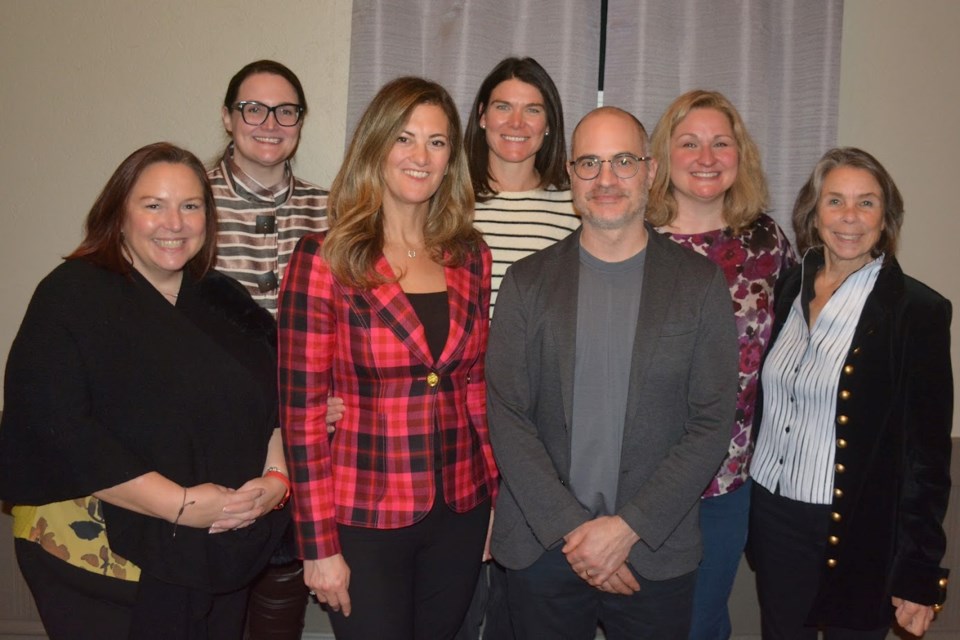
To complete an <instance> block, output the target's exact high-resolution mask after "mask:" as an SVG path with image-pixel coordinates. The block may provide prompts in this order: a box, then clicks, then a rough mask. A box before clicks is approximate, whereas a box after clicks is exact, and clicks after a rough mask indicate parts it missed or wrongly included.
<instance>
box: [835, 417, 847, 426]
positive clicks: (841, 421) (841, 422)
mask: <svg viewBox="0 0 960 640" xmlns="http://www.w3.org/2000/svg"><path fill="white" fill-rule="evenodd" d="M848 422H850V418H848V417H847V416H837V424H838V425H840V426H841V427H842V426H843V425H845V424H847V423H848Z"/></svg>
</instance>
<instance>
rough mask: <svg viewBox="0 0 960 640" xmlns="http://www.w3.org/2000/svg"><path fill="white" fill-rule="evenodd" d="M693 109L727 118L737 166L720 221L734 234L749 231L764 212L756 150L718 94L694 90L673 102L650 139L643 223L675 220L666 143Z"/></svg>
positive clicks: (762, 182) (763, 182)
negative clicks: (652, 169)
mask: <svg viewBox="0 0 960 640" xmlns="http://www.w3.org/2000/svg"><path fill="white" fill-rule="evenodd" d="M694 109H715V110H716V111H719V112H720V113H722V114H723V115H725V116H726V117H727V119H728V120H729V121H730V128H731V129H732V130H733V138H734V140H735V141H736V143H737V152H738V154H739V156H740V166H739V167H738V169H737V178H736V180H734V182H733V184H732V185H730V188H729V189H727V193H726V194H724V196H723V221H724V222H725V223H726V224H727V226H729V227H730V228H731V229H732V230H733V232H734V233H735V234H738V233H740V232H742V231H743V230H744V229H746V228H747V227H749V226H750V225H751V224H753V222H754V221H755V220H756V219H757V218H758V217H759V216H760V214H761V213H763V211H764V210H765V209H766V208H767V198H768V195H767V179H766V177H765V176H764V175H763V166H762V165H761V163H760V149H759V148H757V145H756V143H755V142H754V141H753V138H751V137H750V134H749V133H747V127H746V125H745V124H744V123H743V118H741V117H740V113H739V112H738V111H737V109H736V107H734V106H733V103H731V102H730V101H729V100H727V98H726V97H725V96H724V95H723V94H722V93H720V92H718V91H704V90H702V89H694V90H693V91H688V92H687V93H685V94H683V95H682V96H680V97H679V98H677V99H676V100H674V101H673V102H672V103H671V104H670V106H669V107H667V110H666V111H664V112H663V115H662V116H661V117H660V122H658V123H657V127H656V129H654V130H653V136H651V138H650V153H651V155H652V156H653V157H654V158H656V159H657V163H658V169H657V175H656V176H655V177H654V179H653V184H652V185H651V186H650V199H649V200H648V201H647V220H648V221H649V222H650V224H652V225H653V226H655V227H663V226H666V225H668V224H670V223H672V222H673V221H674V220H675V219H676V218H677V199H676V198H675V197H674V195H673V183H672V182H671V181H670V171H671V167H670V139H671V138H672V137H673V133H674V131H676V130H677V127H678V126H679V125H680V123H681V122H682V121H683V119H684V118H686V117H687V115H689V113H690V112H691V111H693V110H694Z"/></svg>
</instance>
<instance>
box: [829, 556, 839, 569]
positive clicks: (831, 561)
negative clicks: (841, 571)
mask: <svg viewBox="0 0 960 640" xmlns="http://www.w3.org/2000/svg"><path fill="white" fill-rule="evenodd" d="M827 566H828V567H830V568H831V569H833V568H835V567H836V566H837V559H836V558H830V559H829V560H827Z"/></svg>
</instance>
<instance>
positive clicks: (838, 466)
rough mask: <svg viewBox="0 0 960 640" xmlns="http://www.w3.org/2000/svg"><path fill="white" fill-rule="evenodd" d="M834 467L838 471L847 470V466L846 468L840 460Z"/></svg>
mask: <svg viewBox="0 0 960 640" xmlns="http://www.w3.org/2000/svg"><path fill="white" fill-rule="evenodd" d="M833 468H834V470H835V471H836V472H837V473H843V472H844V471H846V470H847V468H846V467H845V466H843V465H842V464H840V463H839V462H838V463H837V464H836V465H834V467H833Z"/></svg>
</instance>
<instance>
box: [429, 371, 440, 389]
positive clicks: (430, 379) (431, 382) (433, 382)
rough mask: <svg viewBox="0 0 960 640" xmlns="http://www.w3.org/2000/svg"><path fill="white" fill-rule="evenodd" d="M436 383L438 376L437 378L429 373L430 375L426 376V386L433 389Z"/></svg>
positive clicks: (432, 373) (434, 373)
mask: <svg viewBox="0 0 960 640" xmlns="http://www.w3.org/2000/svg"><path fill="white" fill-rule="evenodd" d="M438 382H440V376H438V375H437V374H436V372H434V371H431V372H430V373H428V374H427V384H428V385H430V386H431V387H435V386H437V383H438Z"/></svg>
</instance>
